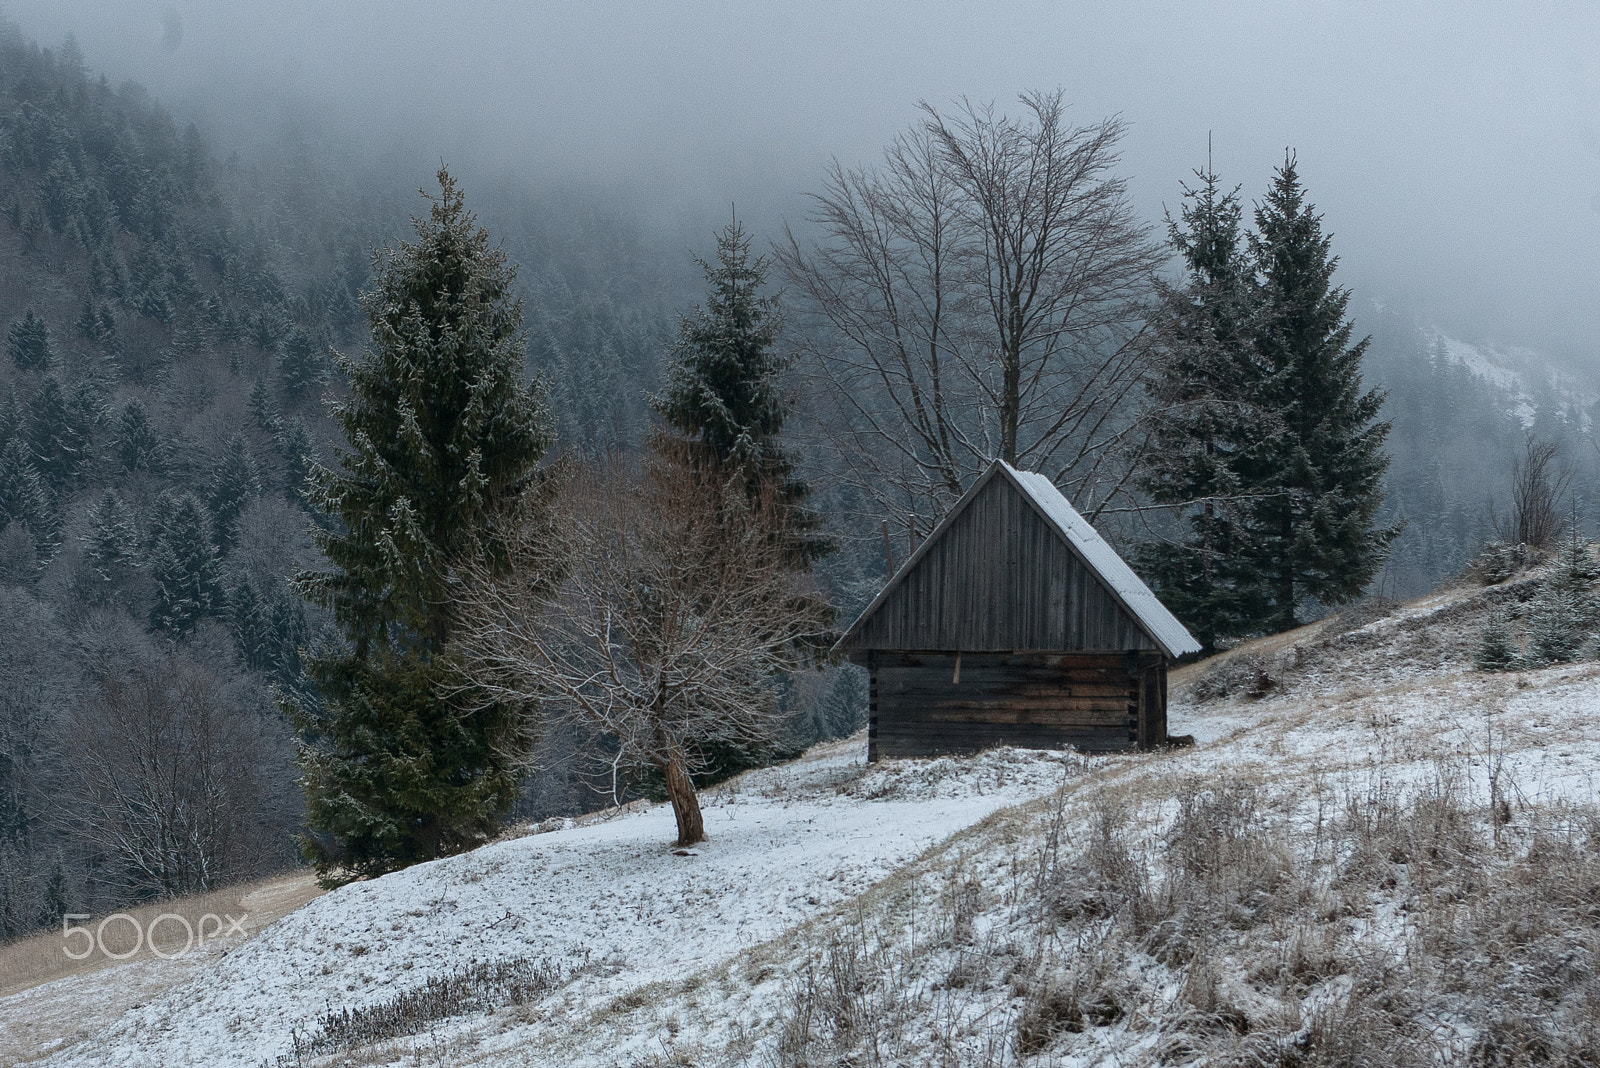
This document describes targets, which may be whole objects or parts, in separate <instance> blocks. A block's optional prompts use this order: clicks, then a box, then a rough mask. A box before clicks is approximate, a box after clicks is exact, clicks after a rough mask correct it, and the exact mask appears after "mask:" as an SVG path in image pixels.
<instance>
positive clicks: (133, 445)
mask: <svg viewBox="0 0 1600 1068" xmlns="http://www.w3.org/2000/svg"><path fill="white" fill-rule="evenodd" d="M113 433H114V434H115V435H116V437H115V439H114V440H113V442H112V446H111V451H112V454H113V455H114V456H116V458H117V462H118V463H120V464H121V465H122V467H123V469H124V470H127V471H150V472H159V471H160V470H161V468H162V467H163V466H164V465H163V463H162V461H163V454H164V450H163V448H162V444H161V439H160V438H159V437H157V436H156V431H155V428H154V427H153V426H151V425H150V411H149V409H147V408H146V407H145V406H144V402H143V401H141V400H140V399H139V398H137V397H134V398H132V399H131V400H129V401H128V402H127V403H126V404H124V405H123V406H122V411H120V412H119V413H118V414H117V422H116V426H115V428H114V430H113Z"/></svg>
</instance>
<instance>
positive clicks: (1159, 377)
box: [1139, 167, 1270, 649]
mask: <svg viewBox="0 0 1600 1068" xmlns="http://www.w3.org/2000/svg"><path fill="white" fill-rule="evenodd" d="M1195 175H1196V177H1197V178H1199V184H1198V185H1197V186H1195V187H1193V188H1191V187H1189V186H1184V187H1183V199H1184V203H1183V205H1182V207H1181V209H1180V213H1179V217H1178V218H1177V219H1173V218H1172V217H1171V216H1168V218H1167V232H1168V241H1169V244H1170V245H1171V246H1172V248H1173V249H1174V251H1176V252H1177V253H1178V255H1179V256H1180V257H1181V259H1182V262H1183V264H1184V267H1185V270H1186V275H1187V277H1186V280H1185V284H1184V285H1182V286H1171V285H1161V286H1160V291H1159V293H1160V298H1161V306H1160V314H1159V316H1158V317H1157V320H1156V325H1157V330H1156V335H1155V336H1156V341H1157V352H1158V353H1159V355H1160V357H1161V359H1160V361H1159V362H1158V364H1157V371H1156V374H1155V375H1154V376H1153V378H1152V379H1151V381H1150V384H1149V386H1148V389H1149V393H1150V399H1151V402H1152V405H1153V409H1154V413H1155V416H1154V420H1153V423H1152V434H1151V439H1150V443H1149V446H1148V449H1147V452H1146V457H1147V458H1146V460H1145V462H1144V464H1143V470H1142V472H1141V479H1140V482H1141V485H1142V487H1143V488H1144V490H1145V492H1146V493H1148V494H1149V495H1150V498H1151V499H1152V500H1153V501H1155V502H1156V503H1158V504H1163V505H1170V506H1173V507H1174V508H1175V509H1176V510H1177V511H1178V514H1179V518H1180V522H1181V524H1182V528H1183V529H1181V531H1180V532H1179V533H1178V535H1177V536H1176V537H1175V538H1173V539H1171V540H1162V541H1155V542H1151V543H1149V544H1147V545H1145V546H1142V547H1141V548H1140V550H1139V557H1140V563H1141V565H1142V567H1143V570H1145V571H1146V573H1147V574H1148V575H1149V576H1150V578H1151V580H1152V583H1153V584H1154V585H1155V586H1156V588H1157V589H1158V590H1159V591H1160V593H1161V597H1162V600H1163V601H1164V602H1165V603H1166V604H1167V606H1168V607H1170V608H1171V609H1172V611H1173V612H1174V613H1176V614H1177V615H1178V616H1179V618H1181V619H1182V620H1183V621H1184V622H1185V623H1186V624H1187V625H1188V627H1189V629H1190V631H1192V632H1193V633H1194V635H1195V637H1197V638H1198V639H1199V640H1200V642H1201V644H1202V645H1204V646H1205V647H1206V648H1207V649H1212V648H1215V646H1216V643H1217V640H1218V639H1219V638H1222V637H1231V636H1236V635H1240V634H1244V633H1248V632H1249V631H1250V630H1251V629H1252V628H1253V627H1256V626H1258V625H1259V624H1260V621H1261V617H1262V616H1263V614H1264V611H1265V606H1266V598H1265V595H1264V590H1263V589H1262V584H1261V582H1260V578H1259V575H1258V574H1257V573H1256V572H1255V571H1254V569H1253V568H1251V567H1250V566H1249V565H1248V564H1247V563H1246V561H1245V553H1244V549H1245V546H1246V545H1247V536H1246V532H1245V531H1244V530H1243V529H1242V526H1241V518H1242V517H1241V508H1242V504H1243V502H1244V501H1245V500H1246V499H1247V496H1248V492H1249V489H1250V487H1248V486H1247V485H1245V483H1244V477H1243V473H1242V472H1241V470H1240V467H1239V461H1240V458H1241V457H1242V455H1243V454H1244V453H1245V451H1246V450H1247V449H1248V447H1249V445H1250V443H1251V441H1252V440H1253V439H1254V437H1255V435H1256V434H1258V433H1259V428H1260V424H1261V422H1262V421H1263V420H1264V419H1267V418H1270V416H1269V415H1268V414H1267V413H1265V412H1263V411H1262V410H1261V409H1259V408H1257V407H1256V405H1255V404H1254V396H1255V393H1256V390H1257V388H1258V385H1259V375H1258V374H1257V369H1256V363H1255V357H1254V345H1253V342H1254V337H1253V330H1254V326H1255V306H1256V304H1255V298H1256V293H1255V284H1254V277H1253V275H1254V272H1253V270H1252V267H1251V264H1250V261H1249V259H1248V257H1247V256H1246V255H1245V242H1244V234H1243V232H1242V230H1241V227H1240V220H1241V216H1242V209H1241V208H1240V204H1239V198H1238V190H1237V188H1235V189H1233V190H1227V189H1224V188H1223V187H1222V185H1221V182H1220V180H1219V179H1218V176H1217V174H1216V173H1215V172H1214V171H1212V170H1211V169H1210V168H1209V167H1208V168H1207V169H1205V170H1197V171H1196V172H1195Z"/></svg>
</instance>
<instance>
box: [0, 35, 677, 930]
mask: <svg viewBox="0 0 1600 1068" xmlns="http://www.w3.org/2000/svg"><path fill="white" fill-rule="evenodd" d="M335 158H336V157H335V156H334V155H333V153H332V152H331V151H329V146H316V145H312V146H307V145H304V144H301V145H290V146H286V151H285V152H284V153H283V154H282V155H281V156H280V157H276V158H273V159H272V160H270V161H269V162H266V163H263V164H258V165H252V166H244V165H241V164H240V163H239V162H238V161H237V158H233V159H231V160H230V161H228V162H223V161H221V160H220V159H219V158H218V153H217V152H215V151H214V150H213V148H212V147H211V145H210V143H209V142H208V139H207V138H206V137H205V136H203V135H202V133H201V132H200V131H199V130H197V129H196V128H195V127H194V126H192V125H189V126H186V127H182V128H180V126H179V125H178V124H176V123H175V122H174V121H173V119H172V118H171V116H170V115H169V114H168V113H167V112H165V111H164V110H163V109H162V108H161V106H160V105H159V104H157V103H156V102H154V101H152V100H150V99H149V98H148V97H147V95H146V94H145V93H144V92H143V91H142V90H141V89H140V88H139V87H138V86H137V85H134V84H131V83H130V84H126V85H123V86H121V87H113V86H111V85H110V84H108V82H107V81H106V80H105V79H104V78H98V77H95V76H93V75H92V74H91V73H90V72H89V70H88V66H87V63H86V61H85V59H84V57H83V56H82V55H81V54H80V53H79V52H78V50H77V48H76V47H75V45H74V44H73V43H72V42H71V41H70V39H69V41H68V42H67V43H66V45H64V46H63V47H62V48H60V49H40V48H39V47H37V46H36V45H34V44H33V43H31V42H29V41H27V40H25V39H24V38H23V36H22V35H21V33H20V32H19V31H18V29H17V28H16V27H14V26H10V25H7V26H3V27H0V173H3V175H4V186H3V189H4V192H3V193H0V208H3V214H4V219H3V220H0V318H3V319H4V321H3V322H0V329H5V331H6V353H5V356H4V358H3V359H0V937H4V936H7V935H10V934H14V933H16V932H19V931H22V930H26V929H29V928H31V927H34V926H36V925H39V924H44V923H50V922H54V921H56V920H57V919H58V918H59V915H60V914H61V912H63V911H64V910H68V908H69V904H70V909H92V910H95V911H97V912H98V911H103V910H106V909H107V908H108V907H109V906H114V905H117V904H120V903H122V902H125V901H128V900H133V899H138V898H142V897H147V896H150V895H152V894H159V893H173V892H185V891H191V890H195V889H200V888H204V887H208V886H212V885H217V884H219V883H223V882H228V881H231V880H235V879H238V878H242V877H246V876H249V875H252V874H255V873H258V872H260V871H263V870H269V869H274V868H277V867H282V866H284V865H288V864H292V863H294V862H295V860H296V851H295V847H294V844H293V841H292V836H293V834H294V832H295V831H296V830H297V828H298V826H299V820H300V812H301V806H302V802H301V799H300V795H299V790H298V789H297V787H296V785H295V783H294V781H293V779H294V774H295V771H294V761H293V740H292V736H291V732H290V730H289V728H288V726H287V724H286V723H285V722H284V721H283V719H282V717H281V715H280V713H279V711H278V709H277V707H276V703H275V699H274V687H298V686H300V685H302V683H301V681H300V680H301V665H300V655H299V650H300V649H302V648H304V647H306V646H307V645H308V644H312V643H315V642H317V641H319V640H321V639H322V636H323V633H324V630H325V627H326V621H325V620H324V619H323V618H321V616H320V614H319V612H318V611H316V610H315V609H312V608H310V607H309V606H308V605H307V604H306V603H305V602H304V601H302V600H301V599H300V598H299V597H298V596H296V595H295V594H294V593H293V592H292V591H291V590H290V588H289V584H288V580H289V579H290V577H291V576H292V575H293V573H294V572H295V571H296V570H297V569H299V568H301V567H304V566H307V565H308V564H312V563H314V555H315V550H314V549H313V547H312V543H311V539H310V537H309V534H308V531H309V528H310V523H311V517H310V516H309V515H308V513H307V511H306V509H305V507H304V499H303V498H304V491H305V478H306V473H307V471H308V468H309V466H310V464H311V462H312V460H313V458H314V457H316V456H318V455H327V444H326V443H327V441H328V439H329V437H330V429H329V424H328V421H327V416H326V412H325V410H324V406H323V399H324V395H325V392H327V391H329V390H337V388H338V385H337V383H336V382H334V381H333V380H332V379H333V375H334V368H333V362H332V359H331V350H333V349H335V348H337V349H338V350H340V351H347V352H349V351H355V350H359V348H360V347H361V345H362V344H363V343H364V340H365V339H364V337H363V336H362V332H363V331H364V323H365V318H364V316H363V314H362V312H361V308H360V305H359V295H360V292H361V289H362V287H363V285H364V284H365V283H366V281H367V278H368V272H369V261H370V255H371V251H372V249H373V248H375V247H377V246H379V245H381V244H383V243H385V242H386V241H389V240H392V239H393V237H394V235H395V234H396V233H397V232H398V231H399V230H400V228H401V226H402V225H403V224H404V220H405V217H406V215H407V213H408V212H410V211H413V210H415V209H416V208H417V207H418V206H419V205H420V204H421V202H420V201H419V200H418V199H417V198H416V197H415V194H414V192H413V190H412V189H408V188H390V187H388V186H385V185H384V184H381V183H372V184H371V185H368V186H365V187H363V186H362V184H361V183H362V179H363V178H365V177H366V175H364V174H363V173H362V168H361V166H360V165H359V164H357V163H346V164H341V165H337V166H336V165H334V164H332V163H330V162H329V161H330V160H332V159H335ZM388 182H389V185H391V186H392V185H398V184H399V183H398V182H397V181H396V180H395V179H392V178H391V179H388ZM406 184H407V185H412V186H413V187H414V184H415V183H406ZM495 203H497V204H499V205H501V206H502V207H501V210H500V211H499V218H498V219H497V222H501V223H503V225H499V226H497V228H496V233H497V235H500V236H502V237H503V240H504V241H505V244H506V246H507V248H508V250H509V251H510V252H511V257H512V259H513V261H514V262H519V263H520V264H521V265H522V270H521V274H520V276H519V281H520V283H521V286H522V288H523V290H524V291H525V293H526V295H527V298H528V304H527V307H528V325H529V349H530V357H531V361H530V362H531V371H532V372H534V373H541V374H543V375H544V377H545V378H546V381H547V385H548V389H549V395H550V398H551V401H552V407H553V411H554V414H555V421H556V424H557V427H558V429H559V432H560V434H561V438H562V440H563V443H564V444H565V445H567V446H569V447H574V448H579V449H587V450H598V449H601V448H603V447H604V446H605V445H606V444H608V443H611V442H615V441H622V442H627V441H634V440H637V438H638V435H639V434H640V432H641V429H642V428H643V427H644V426H645V423H646V419H645V411H646V407H645V391H646V390H647V389H649V388H651V387H653V386H654V384H655V383H656V381H657V380H658V378H659V371H658V364H659V360H660V357H661V350H662V349H663V348H664V346H665V343H666V342H665V339H667V338H669V337H670V331H671V319H670V315H669V304H670V302H671V301H672V300H673V299H675V297H676V294H674V293H673V291H672V290H671V289H670V288H668V287H670V285H671V284H672V283H673V282H674V281H675V280H676V279H681V278H683V277H687V276H689V272H687V271H682V272H679V273H677V274H675V273H674V271H673V269H672V268H671V267H669V266H666V265H664V263H663V260H664V258H665V257H663V256H662V254H661V253H660V252H659V250H657V249H654V248H648V247H645V246H644V245H643V243H642V242H641V241H640V239H639V238H638V236H637V234H636V233H635V232H634V231H633V230H632V229H630V227H629V226H628V225H627V224H625V223H622V222H619V221H617V220H616V219H614V218H611V217H609V216H607V215H605V214H604V213H603V212H600V211H598V210H596V209H594V208H593V207H592V206H588V205H584V204H581V203H576V202H573V203H564V204H557V203H555V202H554V201H542V200H539V199H538V198H532V197H529V198H525V200H524V201H523V202H521V203H517V202H514V201H513V200H512V199H511V198H510V195H509V194H503V195H502V198H501V199H500V200H499V201H497V202H495ZM681 258H682V259H683V260H685V261H686V260H687V257H681ZM684 266H686V267H689V268H690V269H691V270H692V264H688V263H685V264H684ZM663 279H664V280H666V281H665V285H664V284H663V282H662V281H661V280H663ZM544 803H545V804H546V805H547V806H549V805H557V806H560V805H567V806H570V805H572V804H574V803H575V802H574V801H573V798H572V795H571V792H570V790H565V789H555V790H553V791H552V790H547V791H546V797H545V802H544Z"/></svg>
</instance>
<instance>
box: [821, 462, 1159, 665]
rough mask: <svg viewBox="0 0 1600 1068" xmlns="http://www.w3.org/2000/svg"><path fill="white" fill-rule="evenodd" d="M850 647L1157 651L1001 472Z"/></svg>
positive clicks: (857, 648) (918, 564) (863, 626)
mask: <svg viewBox="0 0 1600 1068" xmlns="http://www.w3.org/2000/svg"><path fill="white" fill-rule="evenodd" d="M849 644H850V647H851V648H852V649H853V650H870V649H946V650H951V651H954V650H957V649H961V650H967V651H1010V650H1024V649H1049V650H1099V651H1107V652H1111V651H1122V650H1127V649H1155V648H1156V644H1155V642H1153V641H1152V640H1151V639H1150V638H1149V637H1148V636H1147V635H1146V634H1145V633H1144V631H1143V630H1142V629H1141V628H1140V627H1139V626H1138V624H1137V623H1135V622H1134V620H1133V619H1132V617H1130V616H1129V615H1128V614H1127V612H1125V611H1124V610H1123V608H1122V606H1121V605H1120V604H1118V603H1117V601H1116V598H1115V597H1114V596H1112V594H1111V593H1110V592H1109V591H1108V590H1106V589H1105V587H1104V586H1102V585H1101V583H1100V581H1099V579H1097V578H1096V577H1095V576H1094V575H1093V574H1092V573H1091V572H1090V571H1089V569H1088V568H1086V567H1085V566H1084V565H1083V563H1082V562H1081V561H1080V560H1079V559H1078V557H1077V555H1076V554H1075V553H1073V551H1072V549H1071V548H1069V547H1068V545H1067V543H1066V541H1065V540H1064V539H1063V538H1062V537H1061V536H1060V535H1059V534H1057V533H1056V531H1055V530H1053V529H1052V528H1051V526H1050V525H1049V524H1048V523H1046V522H1045V521H1044V520H1043V519H1042V518H1040V516H1039V514H1038V513H1037V512H1036V511H1035V510H1034V508H1033V505H1032V504H1030V503H1029V502H1028V500H1027V499H1026V498H1025V497H1024V496H1023V495H1022V494H1021V493H1020V492H1018V491H1017V489H1016V488H1015V487H1014V486H1012V485H1011V484H1010V482H1008V481H1007V480H1005V479H1003V478H993V479H990V480H989V483H988V485H987V486H985V487H984V488H983V490H982V491H981V492H980V493H979V494H978V495H977V496H976V497H975V498H973V500H972V501H971V503H970V504H969V505H968V506H967V508H966V509H964V510H963V511H962V513H961V514H960V515H958V516H957V517H956V518H955V520H954V521H953V522H952V523H951V524H950V525H949V526H948V527H947V528H946V529H945V530H944V532H943V533H942V534H941V535H940V536H939V538H938V540H937V542H935V543H934V544H932V545H930V546H929V547H928V551H927V553H926V554H925V555H924V556H923V557H922V559H920V560H919V561H917V563H916V565H915V566H914V567H913V568H912V569H911V571H910V572H909V573H908V574H907V575H906V576H905V579H904V581H903V582H901V583H900V584H899V585H898V586H897V587H896V588H895V589H894V590H893V591H891V592H890V594H889V596H888V597H887V598H885V599H884V601H883V603H882V604H880V605H879V606H878V609H877V611H876V612H874V613H873V614H872V615H871V616H870V617H869V618H867V619H865V620H863V621H862V627H861V630H860V632H859V633H858V634H857V635H855V637H854V639H853V640H852V641H851V642H850V643H849Z"/></svg>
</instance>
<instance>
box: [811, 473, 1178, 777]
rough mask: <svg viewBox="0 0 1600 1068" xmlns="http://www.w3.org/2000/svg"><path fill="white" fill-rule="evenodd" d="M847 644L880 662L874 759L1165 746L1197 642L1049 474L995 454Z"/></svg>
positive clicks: (871, 746) (872, 717)
mask: <svg viewBox="0 0 1600 1068" xmlns="http://www.w3.org/2000/svg"><path fill="white" fill-rule="evenodd" d="M835 649H836V650H837V651H839V652H842V653H844V654H845V655H846V656H847V657H848V658H849V659H850V660H851V661H853V662H855V663H857V664H860V665H862V666H863V667H865V668H866V669H867V670H868V671H869V672H871V676H872V683H871V698H870V700H871V704H870V706H869V712H868V720H867V759H868V760H869V761H875V760H877V759H878V758H879V757H880V756H885V757H921V756H935V755H939V754H946V753H974V752H977V751H979V750H981V749H985V748H988V747H990V746H996V745H1015V746H1021V747H1025V748H1031V749H1064V748H1069V747H1070V748H1075V749H1083V750H1088V751H1091V752H1108V751H1113V750H1121V749H1131V748H1134V747H1138V748H1140V749H1151V748H1154V747H1156V746H1159V745H1162V744H1164V743H1165V742H1166V741H1167V662H1168V661H1169V660H1173V659H1176V658H1177V657H1180V656H1183V655H1184V654H1185V653H1193V652H1198V651H1199V650H1200V643H1199V642H1197V641H1195V640H1194V638H1193V637H1192V636H1190V634H1189V632H1188V630H1186V629H1185V628H1184V626H1183V624H1182V623H1179V622H1178V621H1177V619H1175V618H1174V617H1173V615H1172V613H1171V612H1169V611H1167V609H1166V607H1165V606H1164V605H1163V604H1162V603H1161V602H1160V601H1159V600H1157V599H1156V596H1155V594H1153V593H1151V592H1150V588H1149V587H1148V586H1146V585H1145V584H1144V582H1143V581H1141V580H1140V578H1139V576H1137V575H1135V574H1134V573H1133V570H1132V569H1131V568H1130V567H1128V565H1127V563H1126V562H1124V561H1123V559H1122V557H1120V556H1118V555H1117V553H1116V551H1115V550H1114V549H1112V548H1111V546H1110V545H1108V544H1107V543H1106V542H1105V540H1104V539H1103V538H1101V537H1100V535H1099V534H1097V533H1096V532H1095V529H1094V527H1092V526H1090V525H1089V523H1088V521H1087V520H1085V519H1084V518H1083V517H1082V516H1081V515H1079V514H1078V512H1077V510H1076V509H1074V508H1073V507H1072V505H1071V504H1070V503H1068V501H1067V499H1066V498H1065V497H1063V496H1062V495H1061V491H1060V490H1058V489H1056V487H1055V485H1054V484H1052V483H1051V481H1050V480H1049V479H1048V478H1046V477H1045V476H1044V475H1040V474H1035V473H1033V472H1031V471H1018V470H1017V469H1015V468H1013V467H1011V466H1010V465H1009V464H1006V463H1004V462H1002V461H999V460H997V461H995V462H994V463H993V464H992V465H991V466H990V467H989V469H988V470H987V471H985V472H984V473H983V474H982V475H981V476H980V477H979V478H978V480H977V481H976V482H975V483H973V485H972V486H971V488H969V489H968V490H967V492H966V493H965V494H964V495H963V496H962V498H961V500H959V501H958V502H956V505H955V507H954V508H952V509H951V510H950V513H949V514H948V515H946V516H945V517H944V520H943V521H942V522H941V523H940V524H939V525H938V526H937V527H935V528H934V530H933V532H932V533H931V534H929V535H928V537H927V539H926V540H925V541H923V542H922V544H921V545H919V546H917V548H916V550H915V551H914V552H913V553H912V554H911V556H910V558H909V559H907V560H906V562H905V563H904V564H903V565H901V566H900V567H899V568H898V569H897V570H896V571H895V573H894V575H893V577H891V578H890V580H889V582H888V584H887V585H885V586H884V588H883V590H882V592H880V593H879V594H878V596H877V597H876V598H875V599H874V600H873V602H872V603H871V604H870V605H868V606H867V609H866V611H864V612H862V613H861V617H860V618H859V619H857V620H856V621H855V623H854V624H853V625H852V626H851V627H850V629H849V630H848V631H846V632H845V634H844V637H842V638H841V639H840V640H839V643H838V644H837V645H836V646H835Z"/></svg>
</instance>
